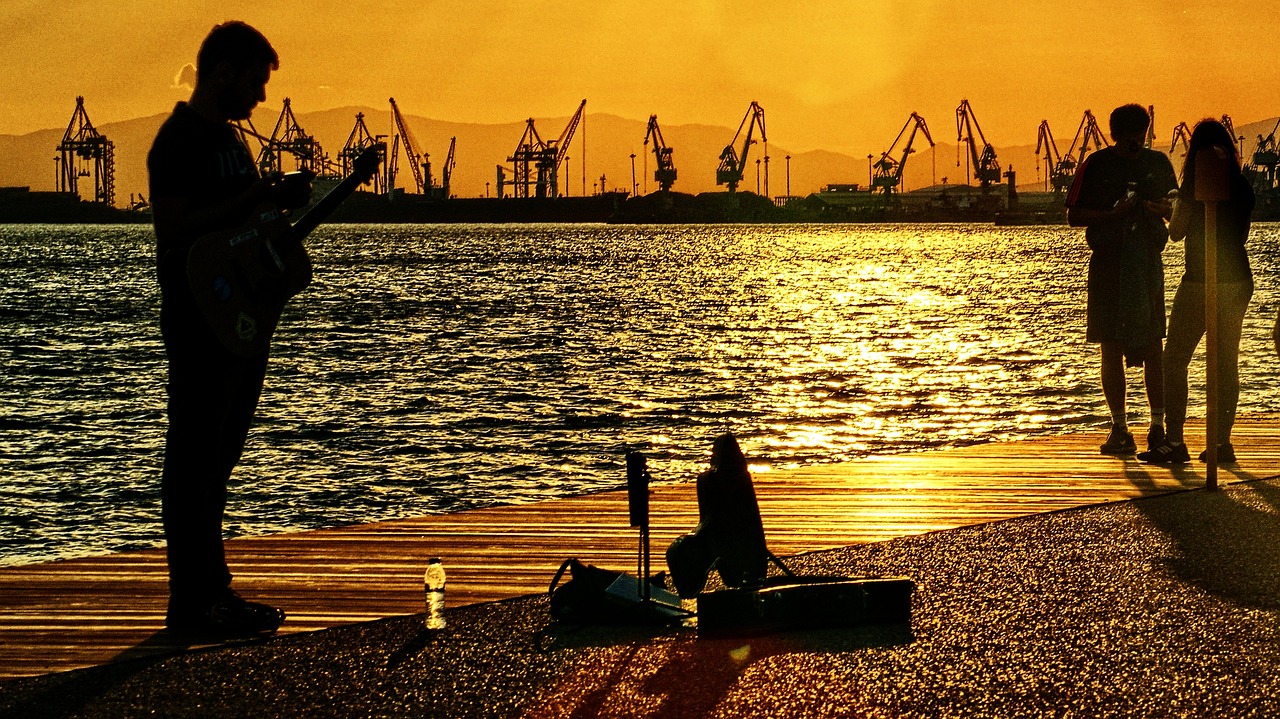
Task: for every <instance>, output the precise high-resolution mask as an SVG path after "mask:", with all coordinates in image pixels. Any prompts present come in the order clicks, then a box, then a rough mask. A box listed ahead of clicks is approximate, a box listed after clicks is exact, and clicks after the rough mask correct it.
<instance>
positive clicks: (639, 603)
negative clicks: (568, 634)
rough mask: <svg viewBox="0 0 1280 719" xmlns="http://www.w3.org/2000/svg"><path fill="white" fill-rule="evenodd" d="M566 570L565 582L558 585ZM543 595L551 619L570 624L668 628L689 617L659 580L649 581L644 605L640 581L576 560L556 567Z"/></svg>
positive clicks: (567, 560)
mask: <svg viewBox="0 0 1280 719" xmlns="http://www.w3.org/2000/svg"><path fill="white" fill-rule="evenodd" d="M566 570H567V571H568V572H569V581H567V582H565V583H564V584H563V585H561V584H560V580H561V579H562V578H563V577H564V573H565V571H566ZM655 579H656V580H657V581H656V582H655V581H654V580H655ZM547 592H548V594H550V597H551V618H552V619H555V620H559V621H564V622H569V623H573V624H672V623H676V622H679V621H680V620H682V619H684V618H685V617H688V616H689V615H690V612H687V611H685V610H683V609H681V608H680V606H679V600H678V599H677V598H676V597H675V596H673V595H671V594H670V593H669V592H667V591H666V590H665V589H664V588H663V587H662V585H661V578H660V577H655V578H654V579H651V580H650V587H649V595H650V599H649V601H645V600H643V599H642V598H641V597H640V580H638V579H636V578H635V577H633V576H631V575H630V574H627V573H625V572H615V571H611V570H608V569H601V568H599V567H595V566H592V565H590V564H583V563H582V562H580V561H578V560H577V559H566V560H565V561H564V563H563V564H561V565H560V569H559V571H557V572H556V576H555V577H554V578H552V580H551V586H550V588H548V590H547Z"/></svg>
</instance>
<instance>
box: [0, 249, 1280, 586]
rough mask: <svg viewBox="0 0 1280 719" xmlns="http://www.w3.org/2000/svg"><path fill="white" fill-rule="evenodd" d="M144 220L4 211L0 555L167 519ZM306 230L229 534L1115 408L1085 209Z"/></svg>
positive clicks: (95, 538) (988, 435) (77, 547)
mask: <svg viewBox="0 0 1280 719" xmlns="http://www.w3.org/2000/svg"><path fill="white" fill-rule="evenodd" d="M152 242H153V238H152V235H151V232H150V230H149V228H139V227H56V228H55V227H42V226H0V271H3V272H4V276H5V277H6V279H7V280H8V281H7V282H6V283H5V284H4V285H3V286H2V287H0V371H2V375H0V376H2V377H3V379H2V381H0V477H2V479H0V500H2V501H4V503H5V507H6V510H5V513H4V515H3V517H0V564H14V563H20V562H28V561H35V560H40V559H50V558H55V557H67V556H76V555H84V554H91V553H99V552H105V551H114V550H120V549H126V548H133V547H141V546H150V545H155V544H157V543H159V541H160V528H159V526H160V525H159V516H158V495H159V492H158V488H157V483H158V474H159V466H160V460H161V454H160V453H161V448H162V446H163V439H164V415H163V409H164V363H163V359H164V358H163V349H162V347H161V344H160V342H159V337H158V331H157V327H158V292H157V290H156V288H155V283H154V280H153V278H152V267H153V259H152V250H151V245H152ZM312 247H313V257H314V260H315V265H316V276H315V282H314V284H313V286H312V287H311V288H309V289H308V290H307V291H306V292H305V293H304V294H303V295H302V296H301V297H300V298H299V299H298V301H297V302H295V303H294V304H293V305H291V306H290V307H289V308H288V310H287V311H286V317H285V319H284V321H283V323H282V327H281V331H280V334H279V336H278V341H277V343H276V346H275V349H274V350H273V352H274V356H273V359H272V364H271V366H270V369H269V377H268V381H267V389H266V391H265V393H264V396H263V399H262V403H261V410H260V414H259V422H258V424H257V425H256V426H255V428H254V430H253V434H252V436H251V437H250V440H249V444H248V449H247V451H246V453H245V456H244V460H243V463H242V465H241V467H240V469H239V470H238V472H237V475H236V478H235V480H234V481H235V487H234V489H233V497H232V503H231V506H230V507H229V508H228V519H227V528H228V533H229V534H231V535H242V534H261V533H267V532H279V531H288V530H297V529H302V528H313V527H325V526H338V525H343V524H351V523H357V522H368V521H375V520H381V519H389V518H395V517H405V516H413V515H420V514H425V513H432V512H447V511H455V510H458V509H464V508H469V507H479V506H486V505H492V504H510V503H518V502H529V501H536V500H539V499H545V498H548V497H554V496H563V495H567V494H575V493H581V492H586V491H593V490H598V489H603V488H614V487H617V486H618V484H619V483H620V482H621V481H622V480H623V463H622V457H623V454H624V452H626V451H627V450H632V449H638V450H642V451H644V452H646V453H647V454H648V455H649V456H650V457H651V466H652V468H653V471H654V474H655V477H656V478H657V479H658V480H659V481H684V480H688V479H691V478H692V476H693V475H694V473H695V472H696V471H698V470H699V469H700V468H701V467H702V466H703V465H704V464H705V462H706V458H707V455H708V451H709V447H710V442H711V439H712V438H713V436H714V435H715V434H716V433H718V432H721V431H723V430H725V429H731V430H733V431H735V432H736V433H738V435H739V437H740V438H741V440H742V443H743V445H744V448H745V449H746V451H747V452H748V454H749V455H750V456H751V457H752V459H753V461H754V462H755V463H757V466H759V467H760V468H761V469H764V468H767V467H770V466H773V467H791V466H797V465H802V464H812V463H824V462H838V461H848V460H852V459H856V458H859V457H863V456H866V455H868V454H881V453H887V452H903V451H913V450H920V449H926V448H934V447H947V446H960V445H966V444H973V443H975V442H981V441H989V440H994V439H1013V438H1019V437H1028V436H1035V435H1038V434H1051V433H1058V432H1067V431H1075V430H1078V429H1079V428H1080V427H1081V426H1086V425H1089V424H1094V423H1097V422H1101V421H1103V420H1104V418H1105V408H1104V406H1103V404H1102V401H1101V396H1100V392H1099V391H1098V389H1097V381H1096V374H1097V370H1096V348H1094V347H1092V346H1090V345H1088V344H1086V343H1085V342H1084V338H1083V325H1084V318H1083V313H1084V310H1083V305H1084V276H1085V264H1086V262H1087V251H1086V249H1085V245H1084V242H1083V238H1082V236H1081V234H1080V232H1079V231H1078V230H1073V229H1069V228H1064V227H1035V228H993V227H979V226H967V225H943V226H911V225H906V226H815V227H809V226H782V227H713V226H676V227H607V226H502V227H479V226H458V227H432V226H417V227H415V226H377V225H339V226H329V227H322V228H321V229H320V230H319V231H318V232H317V233H316V236H315V238H314V241H313V242H312ZM1171 248H1173V249H1171V251H1170V252H1169V253H1166V261H1167V262H1168V264H1169V267H1168V270H1167V276H1168V281H1169V286H1170V288H1172V287H1173V286H1174V284H1176V280H1177V277H1178V275H1179V274H1180V272H1181V259H1180V257H1179V256H1178V254H1177V253H1178V252H1179V251H1180V248H1178V247H1177V246H1176V245H1174V246H1171ZM1251 248H1252V252H1253V255H1254V267H1255V272H1256V274H1257V276H1258V278H1259V287H1258V291H1257V293H1256V294H1255V298H1254V302H1253V305H1252V307H1251V309H1250V313H1249V316H1248V317H1247V318H1246V328H1245V340H1244V348H1243V351H1244V361H1243V363H1242V364H1243V366H1242V372H1243V378H1242V385H1243V394H1242V402H1241V404H1242V408H1244V409H1245V410H1246V411H1275V410H1280V400H1278V399H1277V397H1276V393H1275V392H1274V387H1275V384H1276V375H1275V371H1274V367H1275V362H1274V360H1273V358H1271V357H1270V356H1269V352H1270V349H1269V347H1270V341H1269V336H1268V335H1269V331H1270V323H1271V318H1272V317H1274V314H1275V311H1276V304H1277V297H1276V292H1275V289H1274V287H1273V286H1272V282H1271V278H1273V277H1276V276H1278V270H1280V228H1278V227H1277V226H1276V225H1259V226H1257V227H1256V228H1255V232H1254V237H1253V239H1252V240H1251ZM1169 298H1170V299H1171V298H1172V292H1170V294H1169ZM1130 379H1131V382H1132V384H1131V387H1130V392H1131V397H1132V398H1133V405H1134V406H1135V407H1137V406H1141V405H1142V403H1141V401H1140V400H1139V399H1138V398H1139V397H1140V384H1139V380H1138V377H1137V376H1136V374H1131V377H1130ZM1197 381H1200V382H1202V374H1201V375H1200V378H1197V376H1196V375H1195V373H1194V372H1193V401H1202V400H1200V398H1199V397H1200V396H1199V395H1197V391H1198V390H1197V388H1196V387H1195V386H1194V384H1195V382H1197ZM1196 412H1197V408H1195V407H1193V408H1192V413H1193V414H1195V413H1196Z"/></svg>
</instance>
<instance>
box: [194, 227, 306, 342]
mask: <svg viewBox="0 0 1280 719" xmlns="http://www.w3.org/2000/svg"><path fill="white" fill-rule="evenodd" d="M292 229H293V227H292V225H290V223H289V218H288V215H286V214H285V213H284V212H283V211H281V210H280V209H279V208H277V207H275V206H274V205H271V204H263V205H261V206H259V207H258V208H257V209H256V210H254V212H253V216H252V217H251V218H250V220H249V222H248V223H246V224H244V225H241V226H239V227H237V228H235V229H233V230H228V231H226V232H219V233H214V234H210V235H205V236H204V237H202V238H200V239H199V240H197V241H196V243H195V244H194V245H192V247H191V253H190V254H189V255H188V257H187V279H188V280H189V281H190V283H191V290H192V293H193V294H194V295H195V298H196V304H197V305H198V306H199V307H200V311H201V312H202V313H203V314H204V316H205V319H206V320H208V322H209V326H210V327H211V328H212V329H213V331H214V334H215V335H216V336H217V337H218V341H220V342H221V343H222V344H223V346H225V347H226V348H227V349H228V350H230V351H231V352H232V353H233V354H235V355H238V356H241V357H251V356H254V355H257V354H261V353H263V352H266V351H267V349H268V348H269V347H270V345H271V336H272V335H273V334H274V333H275V329H276V325H277V324H279V321H280V313H281V312H282V311H283V310H284V305H285V303H286V302H287V301H288V300H289V298H291V297H293V296H294V295H296V294H298V293H299V292H301V291H302V290H303V289H305V288H306V286H307V285H308V284H310V283H311V259H310V258H309V257H308V256H307V251H306V248H305V247H304V246H303V244H302V242H301V241H299V240H297V239H295V238H293V237H292V234H293V233H292Z"/></svg>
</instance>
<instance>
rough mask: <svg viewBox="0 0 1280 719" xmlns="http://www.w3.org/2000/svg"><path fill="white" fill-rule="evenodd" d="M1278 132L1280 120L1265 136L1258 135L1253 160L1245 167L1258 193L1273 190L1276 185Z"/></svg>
mask: <svg viewBox="0 0 1280 719" xmlns="http://www.w3.org/2000/svg"><path fill="white" fill-rule="evenodd" d="M1276 132H1280V120H1277V121H1276V126H1275V127H1273V128H1271V133H1270V134H1268V135H1266V136H1265V137H1264V136H1262V135H1258V144H1257V145H1256V146H1255V147H1254V148H1253V157H1252V160H1253V161H1252V162H1250V163H1249V165H1248V166H1246V168H1245V173H1246V174H1247V175H1249V176H1250V179H1251V180H1252V182H1253V190H1254V192H1256V193H1258V194H1260V195H1261V194H1264V193H1268V192H1271V190H1272V188H1274V187H1275V186H1276V174H1277V173H1276V167H1277V166H1280V148H1277V147H1276Z"/></svg>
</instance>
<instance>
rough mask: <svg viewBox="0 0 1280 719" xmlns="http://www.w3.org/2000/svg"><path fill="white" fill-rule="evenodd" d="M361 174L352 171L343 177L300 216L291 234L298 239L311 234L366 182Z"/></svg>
mask: <svg viewBox="0 0 1280 719" xmlns="http://www.w3.org/2000/svg"><path fill="white" fill-rule="evenodd" d="M359 175H360V173H352V174H350V175H348V176H347V177H345V178H343V180H342V182H339V183H338V184H337V185H336V186H335V187H334V188H333V189H332V190H329V192H328V193H327V194H326V195H325V196H324V197H322V198H320V201H319V202H317V203H316V204H314V205H312V206H311V209H309V210H307V211H306V212H305V213H303V215H302V217H299V218H298V221H297V222H295V223H293V228H292V229H291V230H290V232H289V234H290V235H291V236H292V237H293V238H294V239H296V240H298V241H301V240H302V238H304V237H306V236H307V235H309V234H311V231H312V230H314V229H316V227H318V226H319V225H320V223H321V222H324V219H325V218H326V217H328V216H329V215H330V214H332V213H333V211H334V210H336V209H337V208H338V205H340V204H342V201H343V200H345V199H347V198H348V197H350V196H351V193H353V192H355V191H356V189H357V188H359V187H360V186H361V185H363V184H364V183H365V182H366V180H364V179H363V178H361V177H360V176H359Z"/></svg>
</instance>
